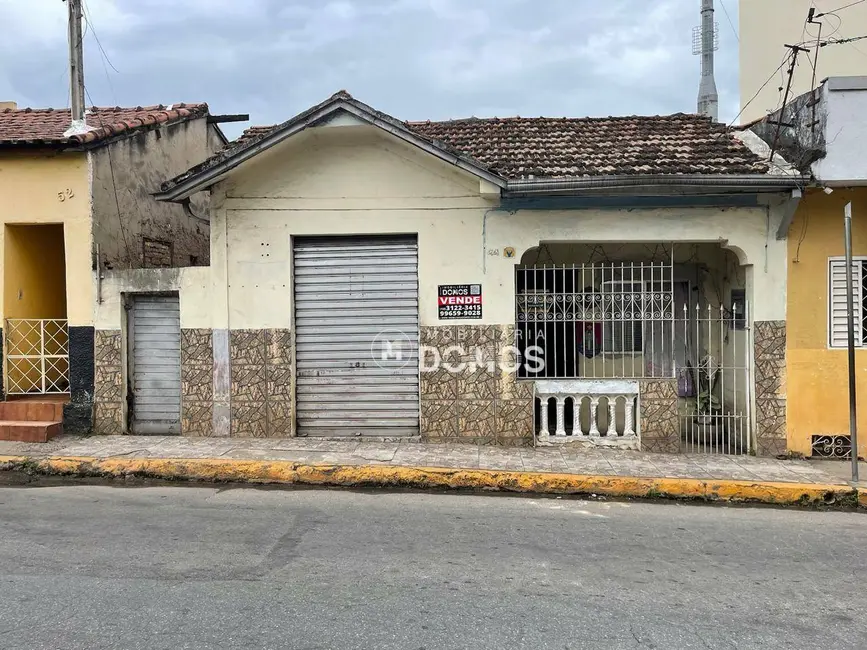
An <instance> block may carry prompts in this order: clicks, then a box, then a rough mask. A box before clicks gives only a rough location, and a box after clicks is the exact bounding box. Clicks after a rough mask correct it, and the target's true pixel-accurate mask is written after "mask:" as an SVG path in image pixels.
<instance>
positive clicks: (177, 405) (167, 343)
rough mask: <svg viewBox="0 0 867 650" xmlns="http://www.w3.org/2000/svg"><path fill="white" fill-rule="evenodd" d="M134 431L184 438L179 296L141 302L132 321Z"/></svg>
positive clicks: (133, 307) (133, 308)
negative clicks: (182, 425)
mask: <svg viewBox="0 0 867 650" xmlns="http://www.w3.org/2000/svg"><path fill="white" fill-rule="evenodd" d="M128 339H129V365H130V389H131V390H132V400H131V401H132V403H131V409H132V418H131V424H132V431H133V433H139V434H179V433H180V432H181V318H180V304H179V300H178V296H177V295H153V296H136V297H134V298H133V299H132V303H131V305H130V314H129V319H128Z"/></svg>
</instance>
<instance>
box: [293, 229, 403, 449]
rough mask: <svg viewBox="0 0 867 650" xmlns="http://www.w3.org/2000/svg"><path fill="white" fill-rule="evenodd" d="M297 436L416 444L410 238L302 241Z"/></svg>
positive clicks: (298, 255) (297, 280)
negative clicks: (403, 438) (401, 439)
mask: <svg viewBox="0 0 867 650" xmlns="http://www.w3.org/2000/svg"><path fill="white" fill-rule="evenodd" d="M294 254H295V263H294V286H295V350H296V384H297V386H296V406H297V425H298V433H299V434H300V435H309V436H315V435H327V436H340V435H345V436H352V435H359V434H360V435H373V436H400V435H416V434H418V430H419V429H418V426H419V396H418V391H419V384H418V245H417V243H416V237H415V236H412V237H387V238H386V237H382V238H378V237H365V238H362V237H352V238H342V237H341V238H316V239H298V240H296V242H295V246H294Z"/></svg>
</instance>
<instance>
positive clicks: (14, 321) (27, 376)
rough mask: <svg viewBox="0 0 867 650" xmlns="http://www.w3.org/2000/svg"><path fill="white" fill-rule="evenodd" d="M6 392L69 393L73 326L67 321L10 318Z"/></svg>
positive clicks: (7, 329) (6, 351) (8, 320)
mask: <svg viewBox="0 0 867 650" xmlns="http://www.w3.org/2000/svg"><path fill="white" fill-rule="evenodd" d="M4 338H5V355H4V358H5V368H4V370H5V375H6V392H7V393H8V394H10V395H26V394H40V393H41V394H49V393H67V392H69V328H68V322H67V321H66V320H60V319H32V318H10V319H7V320H6V332H5V336H4Z"/></svg>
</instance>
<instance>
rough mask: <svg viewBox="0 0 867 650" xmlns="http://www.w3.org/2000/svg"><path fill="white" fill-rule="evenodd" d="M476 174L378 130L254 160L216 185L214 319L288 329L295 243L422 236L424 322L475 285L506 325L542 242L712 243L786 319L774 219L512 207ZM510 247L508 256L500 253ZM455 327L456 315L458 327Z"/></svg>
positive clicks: (743, 212) (319, 136)
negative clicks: (523, 271)
mask: <svg viewBox="0 0 867 650" xmlns="http://www.w3.org/2000/svg"><path fill="white" fill-rule="evenodd" d="M479 187H480V185H479V181H478V179H476V178H475V177H473V176H471V175H469V174H467V173H465V172H461V171H459V170H456V169H455V168H453V167H451V166H449V165H447V164H445V163H442V162H440V161H439V160H436V159H434V158H433V157H432V156H430V155H428V154H426V153H423V152H420V151H418V150H416V149H414V148H412V147H410V146H409V145H406V144H403V143H401V142H399V141H397V140H395V139H394V138H392V137H391V136H389V135H387V134H384V133H383V132H381V131H380V130H378V129H376V128H375V127H367V126H365V127H359V126H340V127H321V128H316V129H310V130H308V131H306V132H304V133H303V134H301V135H299V136H296V138H294V139H293V140H292V141H290V142H287V143H285V144H284V145H282V146H280V147H277V148H275V149H272V150H270V151H269V152H266V153H265V154H262V155H260V156H259V157H258V158H257V159H254V160H253V161H251V162H250V163H248V164H247V165H246V167H243V168H241V169H240V170H239V172H238V173H236V174H235V175H234V176H233V177H232V178H231V180H229V181H226V182H225V183H223V184H222V185H220V186H218V187H217V188H216V192H215V196H214V197H213V199H212V200H213V201H214V203H215V210H214V211H213V215H212V229H213V234H212V285H211V295H210V304H211V305H212V307H213V319H212V326H213V327H215V328H220V329H223V328H226V329H252V328H280V327H289V326H290V325H291V320H292V281H291V264H292V260H291V237H292V236H298V235H333V234H346V235H349V234H356V233H382V234H386V233H418V240H419V301H420V305H419V309H420V320H421V324H422V325H437V324H444V323H443V322H442V321H439V320H438V318H437V285H439V284H452V283H455V284H464V283H467V284H469V283H482V285H483V316H484V317H483V319H482V320H481V321H478V320H476V321H463V322H466V323H468V324H473V323H474V324H485V323H490V324H495V323H511V322H513V321H514V300H513V295H514V266H515V264H516V263H517V262H518V261H519V260H520V257H521V255H522V253H523V252H524V251H526V250H527V249H529V248H532V247H533V246H537V245H538V244H539V243H540V242H558V241H560V242H562V241H587V242H628V241H632V242H657V241H673V240H674V241H680V242H708V243H715V244H723V245H725V246H728V247H730V248H732V250H734V251H735V252H736V254H737V255H738V256H739V258H740V260H741V262H742V263H744V264H746V265H748V266H747V268H746V269H745V278H746V284H747V289H748V292H749V291H750V289H752V290H753V291H755V296H756V300H755V304H754V309H753V317H754V319H756V320H772V319H783V318H785V283H786V245H785V241H782V242H780V241H777V240H776V239H775V237H774V235H773V233H774V232H776V226H775V224H776V223H778V221H779V218H780V214H779V211H778V210H777V209H771V210H770V211H769V210H768V209H766V208H765V207H764V206H760V207H754V208H732V209H719V208H678V209H650V210H569V211H566V210H563V211H527V210H521V211H518V212H515V213H510V212H506V211H503V210H500V209H497V207H496V204H495V203H494V202H493V201H491V200H490V199H487V198H484V197H483V196H482V195H480V190H479ZM506 247H513V248H514V249H515V250H516V253H517V254H516V257H515V258H512V259H508V258H506V257H504V255H503V250H504V248H506ZM460 322H461V321H458V322H457V323H458V324H459V323H460Z"/></svg>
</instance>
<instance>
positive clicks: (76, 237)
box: [0, 151, 93, 326]
mask: <svg viewBox="0 0 867 650" xmlns="http://www.w3.org/2000/svg"><path fill="white" fill-rule="evenodd" d="M87 156H88V154H85V153H63V154H57V153H55V152H52V151H44V152H32V153H30V152H15V153H3V154H0V223H2V224H49V223H55V224H63V231H64V248H65V256H66V303H67V317H68V319H69V324H70V325H71V326H81V325H92V324H93V311H92V309H93V308H92V305H93V292H92V283H91V220H90V213H91V202H90V189H89V167H88V158H87ZM3 230H4V229H3V228H0V278H2V277H4V275H3V270H4V269H3V259H2V255H3V253H2V251H3V250H4V241H3V237H4V234H3ZM0 316H2V314H0Z"/></svg>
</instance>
